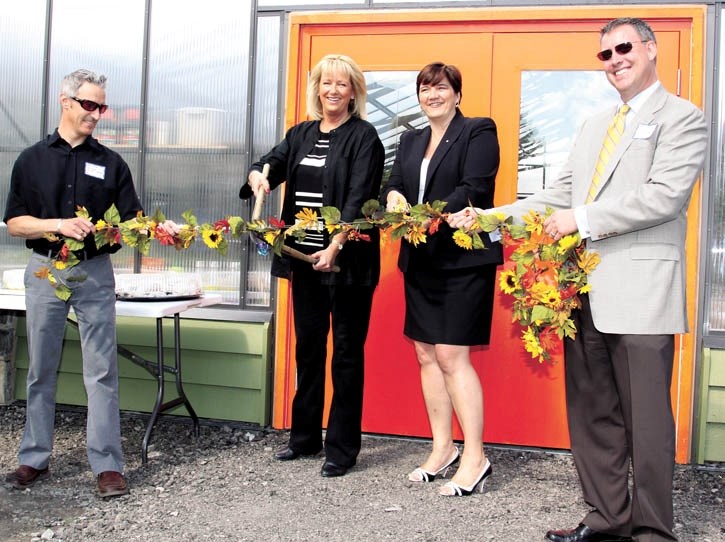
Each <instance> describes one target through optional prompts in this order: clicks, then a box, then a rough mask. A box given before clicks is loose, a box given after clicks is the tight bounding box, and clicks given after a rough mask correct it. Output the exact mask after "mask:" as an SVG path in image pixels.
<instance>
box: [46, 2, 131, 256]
mask: <svg viewBox="0 0 725 542" xmlns="http://www.w3.org/2000/svg"><path fill="white" fill-rule="evenodd" d="M52 5H53V10H52V13H51V18H52V25H51V27H52V32H51V41H50V50H51V54H50V70H49V74H50V75H49V80H48V89H47V97H48V116H47V118H48V131H49V132H52V131H53V130H55V128H56V127H57V126H58V122H59V121H60V104H59V95H60V84H61V81H62V80H63V78H64V77H65V76H66V75H68V74H69V73H71V72H73V71H75V70H77V69H80V68H83V69H88V70H91V71H94V72H96V73H98V74H103V75H105V76H106V77H108V81H107V83H106V103H107V104H109V106H110V107H109V108H108V110H107V111H106V112H105V113H104V114H103V117H102V118H101V120H100V122H99V123H98V124H97V125H96V129H95V131H94V133H93V135H94V137H96V138H97V139H98V140H99V141H100V142H101V143H103V144H104V145H107V146H109V147H110V148H112V149H114V150H116V151H117V152H118V153H120V154H121V156H123V158H124V159H125V160H126V162H127V163H128V165H129V168H130V169H131V174H132V175H133V178H134V183H135V186H136V191H137V192H138V193H139V194H140V193H141V188H142V187H141V186H140V185H139V162H138V158H139V156H138V155H139V130H140V126H141V125H140V122H141V81H142V73H143V65H142V61H143V35H144V7H145V3H144V0H104V1H103V2H97V1H96V0H54V1H53V4H52ZM89 14H92V16H91V19H92V20H93V21H96V22H99V21H112V22H113V23H112V24H95V23H94V24H90V23H89V22H88V21H89ZM92 218H93V219H97V218H100V217H92ZM112 261H113V263H114V266H115V267H116V268H117V269H126V268H129V267H132V263H133V250H132V249H130V248H124V249H123V250H121V251H119V252H117V253H116V254H115V255H113V256H112Z"/></svg>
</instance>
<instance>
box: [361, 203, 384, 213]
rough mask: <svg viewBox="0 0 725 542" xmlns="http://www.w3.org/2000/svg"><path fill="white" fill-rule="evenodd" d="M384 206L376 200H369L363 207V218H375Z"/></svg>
mask: <svg viewBox="0 0 725 542" xmlns="http://www.w3.org/2000/svg"><path fill="white" fill-rule="evenodd" d="M382 207H383V206H382V205H380V202H379V201H378V200H376V199H369V200H367V201H366V202H365V203H363V206H362V214H363V216H373V215H374V214H375V213H376V212H377V211H379V210H380V209H382Z"/></svg>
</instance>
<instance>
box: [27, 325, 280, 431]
mask: <svg viewBox="0 0 725 542" xmlns="http://www.w3.org/2000/svg"><path fill="white" fill-rule="evenodd" d="M117 329H118V343H119V344H121V345H123V346H125V347H126V348H128V349H129V350H131V351H132V352H134V353H136V354H138V355H140V356H142V357H144V358H146V359H147V360H149V361H153V362H154V363H155V360H156V320H154V319H151V318H124V317H119V318H118V326H117ZM17 335H18V340H17V351H16V356H15V367H16V380H15V398H16V399H25V380H26V377H27V372H28V371H27V369H28V345H27V338H26V331H25V318H18V325H17ZM173 341H174V333H173V321H172V320H170V319H166V320H164V358H165V359H164V361H165V364H166V365H173V364H174V349H173V346H174V342H173ZM181 347H182V353H181V360H182V373H183V382H184V390H185V392H186V396H187V398H188V399H189V401H190V402H191V405H192V407H193V408H194V410H195V411H196V413H197V415H198V416H199V417H200V418H211V419H215V420H233V421H243V422H250V423H256V424H259V425H268V424H269V423H270V417H271V399H272V388H271V383H272V332H271V325H270V323H269V322H264V323H257V322H253V323H252V322H221V321H212V320H190V319H182V320H181ZM81 370H82V362H81V349H80V340H79V337H78V330H77V329H75V328H74V327H73V326H67V327H66V334H65V342H64V346H63V355H62V359H61V367H60V375H59V378H58V395H57V402H58V403H59V404H69V405H85V404H86V396H85V390H84V388H83V379H82V376H81ZM165 381H166V385H165V395H164V401H169V400H171V399H173V398H175V397H177V396H178V394H177V393H176V387H175V381H174V375H173V374H166V380H165ZM156 389H157V387H156V380H155V378H154V377H153V376H152V375H151V374H150V373H149V372H147V371H146V370H145V369H143V368H142V367H139V366H138V365H136V364H134V363H133V362H131V361H129V360H127V359H125V358H123V357H121V356H119V394H120V401H121V409H122V410H131V411H136V412H150V411H151V409H152V408H153V403H154V400H155V397H156ZM169 412H170V413H171V414H178V415H182V416H186V415H187V412H186V409H185V408H184V407H183V406H180V407H178V408H176V409H174V410H172V411H169Z"/></svg>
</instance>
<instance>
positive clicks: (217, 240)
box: [201, 228, 224, 249]
mask: <svg viewBox="0 0 725 542" xmlns="http://www.w3.org/2000/svg"><path fill="white" fill-rule="evenodd" d="M201 238H202V239H203V240H204V244H205V245H206V246H208V247H209V248H214V249H216V248H219V245H221V244H222V241H224V232H223V231H222V230H215V229H214V228H204V229H203V230H202V231H201Z"/></svg>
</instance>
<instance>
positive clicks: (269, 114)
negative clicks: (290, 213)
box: [240, 16, 282, 307]
mask: <svg viewBox="0 0 725 542" xmlns="http://www.w3.org/2000/svg"><path fill="white" fill-rule="evenodd" d="M281 28H282V20H281V18H280V16H269V17H260V18H259V19H257V43H256V51H255V69H254V107H253V108H252V110H253V118H252V159H253V160H257V159H258V158H259V157H260V156H262V155H263V154H265V153H266V152H268V151H269V150H270V149H271V148H272V147H274V145H276V144H277V142H278V140H279V139H280V135H279V131H280V122H279V121H280V95H279V89H280V87H281V86H282V85H281V84H280V75H281V74H280V63H281V53H280V46H281V42H282V39H281V36H280V32H281ZM244 182H245V179H243V178H242V179H241V181H240V186H241V184H242V183H244ZM279 196H280V191H279V190H275V191H274V192H272V194H270V197H268V198H267V200H266V201H265V204H264V207H263V208H262V216H261V218H267V217H269V216H279V213H280V197H279ZM248 206H251V200H250V204H248ZM249 209H250V207H248V211H247V212H248V213H251V210H249ZM247 216H249V215H247ZM247 254H248V255H249V264H248V266H247V277H246V279H247V280H246V286H245V292H244V303H245V305H246V306H250V307H268V306H269V305H270V303H271V301H272V299H271V289H272V288H271V287H272V280H271V276H270V267H271V264H272V255H271V254H266V255H265V252H264V251H261V250H258V248H257V241H256V240H255V239H249V240H248V241H247Z"/></svg>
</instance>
